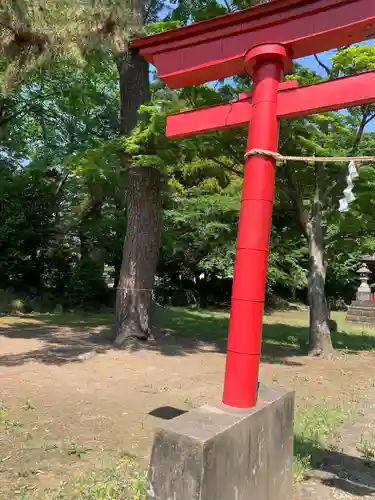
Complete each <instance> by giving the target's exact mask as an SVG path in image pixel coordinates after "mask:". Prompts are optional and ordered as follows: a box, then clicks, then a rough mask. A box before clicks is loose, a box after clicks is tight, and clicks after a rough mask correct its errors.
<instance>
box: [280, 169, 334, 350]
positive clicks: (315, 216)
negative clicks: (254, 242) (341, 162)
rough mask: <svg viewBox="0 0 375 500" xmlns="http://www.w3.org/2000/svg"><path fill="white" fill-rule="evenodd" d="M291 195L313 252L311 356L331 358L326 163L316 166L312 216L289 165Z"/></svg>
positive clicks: (309, 281)
mask: <svg viewBox="0 0 375 500" xmlns="http://www.w3.org/2000/svg"><path fill="white" fill-rule="evenodd" d="M285 168H286V174H287V178H288V184H289V194H290V197H291V199H292V202H293V205H294V208H295V210H296V214H297V222H298V225H299V227H300V229H301V231H302V233H303V234H304V236H305V238H306V240H307V243H308V249H309V278H308V302H309V310H310V312H309V314H310V322H309V324H310V331H309V354H310V355H312V356H322V357H330V356H331V355H332V353H333V346H332V341H331V332H330V325H329V319H330V318H329V309H328V305H327V300H326V292H325V284H326V274H327V263H326V261H325V252H324V247H325V234H324V227H323V220H322V190H323V189H324V188H323V185H324V178H323V177H324V164H322V163H320V162H316V163H315V186H314V198H313V201H312V206H311V209H310V213H308V211H307V210H306V209H305V207H304V205H303V201H302V196H301V191H300V187H299V184H298V181H297V178H296V175H295V172H294V170H293V166H291V165H286V167H285Z"/></svg>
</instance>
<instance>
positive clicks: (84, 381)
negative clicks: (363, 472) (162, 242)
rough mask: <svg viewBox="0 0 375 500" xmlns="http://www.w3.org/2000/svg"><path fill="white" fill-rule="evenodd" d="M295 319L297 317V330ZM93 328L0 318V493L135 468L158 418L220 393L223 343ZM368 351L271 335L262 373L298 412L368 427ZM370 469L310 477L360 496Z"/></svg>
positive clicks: (371, 359) (374, 415)
mask: <svg viewBox="0 0 375 500" xmlns="http://www.w3.org/2000/svg"><path fill="white" fill-rule="evenodd" d="M288 321H290V317H289V319H288V318H287V317H286V316H282V315H281V316H277V317H273V318H271V319H270V320H269V323H270V325H271V326H272V325H280V324H281V323H282V324H288ZM303 321H305V319H304V318H303V319H301V318H300V317H299V316H298V318H297V327H298V328H302V326H301V325H302V324H303ZM214 324H215V323H213V325H214ZM101 330H102V328H101V327H100V326H98V325H96V326H95V327H94V326H90V325H87V324H86V323H82V322H79V321H77V324H74V325H72V326H62V325H61V322H60V323H59V322H58V321H56V322H54V319H53V318H52V319H50V320H48V321H46V320H45V319H44V318H41V319H35V318H34V319H33V318H28V317H24V318H2V319H1V321H0V399H1V404H2V405H3V409H2V410H1V409H0V410H1V411H0V415H1V417H0V418H1V420H0V499H3V500H8V499H12V500H15V499H16V498H21V496H20V495H21V493H20V492H22V494H24V492H25V491H26V492H27V494H28V495H30V497H29V496H24V497H22V498H32V495H34V494H35V497H36V498H47V497H44V496H43V495H44V493H43V492H44V491H46V490H49V489H55V488H59V487H60V486H61V484H63V483H65V482H67V481H68V482H74V481H75V479H76V478H78V477H80V476H81V475H83V474H86V473H88V472H90V471H93V470H97V469H102V468H103V467H106V466H109V465H113V464H114V463H116V462H120V461H126V460H127V458H130V459H132V458H135V459H136V462H137V467H138V468H140V469H142V468H143V467H145V466H146V464H147V461H148V456H149V449H150V445H151V443H152V437H153V430H154V428H155V426H156V425H157V424H158V423H159V422H160V419H163V418H171V417H173V416H174V415H176V414H178V413H179V411H183V410H188V409H189V408H192V407H194V406H196V405H200V404H203V403H210V402H211V403H212V402H215V401H217V400H219V398H220V397H221V391H222V381H223V373H224V365H225V356H224V352H225V344H223V343H222V342H219V341H217V342H216V341H215V342H213V341H209V342H201V341H199V340H197V339H193V338H185V339H182V338H181V337H180V336H178V335H174V334H173V329H166V330H165V331H166V332H167V335H162V336H160V337H158V339H157V340H155V341H153V342H151V343H150V344H148V345H143V346H139V345H135V346H134V348H133V349H130V350H128V351H117V350H114V349H112V348H111V346H110V345H109V344H106V343H105V342H103V338H102V337H101V336H98V332H99V331H101ZM291 331H292V327H291ZM370 347H371V346H369V348H368V349H366V350H362V351H354V350H353V351H348V352H346V353H344V355H342V356H341V357H340V358H339V359H337V360H335V361H325V360H317V359H311V358H308V357H306V356H303V355H301V353H300V352H298V351H297V350H296V349H294V348H290V346H289V345H288V343H287V342H286V345H285V346H284V345H283V343H282V342H281V341H278V342H276V341H275V342H273V341H272V339H271V341H270V342H269V345H267V348H266V355H265V356H264V359H263V363H262V366H261V379H262V381H263V382H265V383H278V384H281V385H284V386H288V387H292V388H294V389H295V390H296V395H297V404H298V406H299V409H298V411H302V410H303V409H304V408H305V407H308V406H314V405H322V404H324V405H329V406H330V407H332V406H335V405H336V406H340V405H344V406H345V408H348V411H350V415H351V416H350V418H351V419H352V421H357V420H359V419H365V417H366V418H367V424H366V426H367V427H371V425H373V424H374V421H375V412H374V406H371V405H374V403H375V393H374V397H373V399H372V400H371V405H370V401H369V400H368V401H369V404H368V405H367V407H366V404H364V405H363V401H366V397H367V398H369V397H370V396H369V395H370V391H371V390H372V391H373V392H374V389H373V386H374V383H375V355H374V353H373V350H372V348H371V349H370ZM371 394H372V393H371ZM370 399H371V398H370ZM361 402H362V409H360V410H357V408H361ZM367 410H368V411H367ZM361 425H362V424H361ZM363 425H364V424H363ZM367 427H366V429H367ZM374 429H375V428H374ZM348 432H349V431H348ZM362 434H364V432H362V429H361V430H360V429H358V432H357V434H356V435H353V437H352V443H351V444H350V446H349V445H345V446H346V448H344V450H343V452H341V450H340V453H343V454H344V455H345V456H347V454H348V453H351V454H352V455H350V456H353V460H354V458H356V459H358V460H359V461H363V460H364V458H363V455H364V454H365V449H363V450H362V452H358V450H357V447H358V443H359V442H360V440H361V437H362ZM340 440H341V435H340V436H338V437H337V441H340ZM348 446H349V447H350V449H349V448H348ZM368 446H369V447H370V446H371V444H369V445H368ZM353 450H356V451H355V453H354V452H353ZM367 451H368V452H369V450H367ZM331 452H332V453H333V451H332V450H331ZM353 453H354V454H353ZM357 455H358V456H357ZM353 460H352V462H353ZM362 465H363V464H362V462H361V466H362ZM345 467H346V465H345ZM368 470H370V468H368ZM374 471H375V469H373V470H372V477H371V478H368V477H366V478H364V477H362V476H361V477H360V478H359V481H362V482H364V483H366V484H365V489H363V490H360V491H359V490H358V489H357V491H355V488H354V487H351V486H350V483H349V482H345V481H342V480H341V477H340V476H339V475H337V474H334V476H335V478H336V479H335V480H334V481H331V484H329V482H330V481H329V478H328V479H327V477H326V476H324V477H323V476H322V477H320V478H319V477H313V478H312V479H311V482H314V484H319V485H321V484H324V488H325V491H326V492H328V493H329V494H331V493H332V494H343V495H345V494H351V495H352V496H350V497H346V496H342V497H340V496H336V497H332V498H358V499H359V498H361V499H363V498H367V497H366V496H365V495H363V494H362V493H365V492H366V494H367V495H370V496H369V498H373V496H371V495H373V490H372V489H371V488H374V474H375V472H374ZM349 475H350V474H349ZM337 478H339V479H337ZM331 479H332V477H331ZM359 481H357V482H359ZM344 483H345V484H344ZM311 484H312V483H311ZM351 488H352V490H351V491H347V490H350V489H351ZM366 488H367V489H366ZM298 491H303V490H301V489H300V490H298ZM298 491H297V493H298ZM17 495H18V496H17ZM304 495H308V488H307V489H305V491H304ZM306 498H308V497H306ZM312 498H313V497H312ZM314 498H318V497H317V496H316V497H314ZM322 498H323V497H322ZM327 498H330V497H327Z"/></svg>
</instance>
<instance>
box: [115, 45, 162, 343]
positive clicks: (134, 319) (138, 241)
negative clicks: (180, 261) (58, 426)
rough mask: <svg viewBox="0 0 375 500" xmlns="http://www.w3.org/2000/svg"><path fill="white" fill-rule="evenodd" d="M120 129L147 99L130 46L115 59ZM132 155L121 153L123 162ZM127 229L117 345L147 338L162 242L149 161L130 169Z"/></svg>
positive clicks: (143, 65)
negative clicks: (118, 78)
mask: <svg viewBox="0 0 375 500" xmlns="http://www.w3.org/2000/svg"><path fill="white" fill-rule="evenodd" d="M119 73H120V96H121V131H122V133H123V134H124V135H129V134H131V133H132V131H133V129H134V127H135V126H136V124H137V121H138V110H139V107H140V106H141V105H142V104H143V103H145V102H147V101H149V100H150V88H149V67H148V64H147V62H146V61H145V60H144V59H143V58H142V57H141V56H140V55H139V54H138V52H137V51H134V50H132V49H130V51H129V52H128V53H127V54H126V55H125V56H124V58H123V60H122V61H121V62H120V64H119ZM128 162H129V163H130V164H131V159H129V158H124V164H127V163H128ZM126 192H127V231H126V236H125V242H124V249H123V260H122V265H121V271H120V278H119V283H118V286H117V293H116V323H115V331H114V334H115V340H114V345H115V346H116V347H122V346H123V345H124V344H126V341H127V340H128V339H129V338H138V339H147V338H148V336H149V332H150V310H151V303H152V287H153V282H154V275H155V272H156V266H157V261H158V254H159V245H160V212H161V174H160V172H159V171H158V170H155V169H152V168H149V167H147V168H146V167H134V168H130V169H129V178H128V185H127V188H126Z"/></svg>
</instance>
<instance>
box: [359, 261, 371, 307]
mask: <svg viewBox="0 0 375 500" xmlns="http://www.w3.org/2000/svg"><path fill="white" fill-rule="evenodd" d="M357 273H358V274H359V279H360V280H361V284H360V285H359V287H358V290H357V294H356V300H357V301H358V302H368V301H371V299H372V294H371V288H370V286H369V284H368V282H369V279H370V276H371V271H370V269H369V268H368V267H367V266H366V264H363V265H362V266H361V267H360V268H359V269H358V271H357Z"/></svg>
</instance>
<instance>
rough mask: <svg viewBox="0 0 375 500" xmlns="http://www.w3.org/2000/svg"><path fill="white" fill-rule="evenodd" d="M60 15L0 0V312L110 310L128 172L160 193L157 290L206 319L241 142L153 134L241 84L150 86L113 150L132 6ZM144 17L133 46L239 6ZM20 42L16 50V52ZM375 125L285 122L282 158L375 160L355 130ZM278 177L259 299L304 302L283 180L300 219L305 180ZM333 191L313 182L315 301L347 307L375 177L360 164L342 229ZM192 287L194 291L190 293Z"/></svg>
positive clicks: (297, 168) (371, 244) (334, 69)
mask: <svg viewBox="0 0 375 500" xmlns="http://www.w3.org/2000/svg"><path fill="white" fill-rule="evenodd" d="M1 2H2V3H1ZM63 4H64V5H63ZM63 4H62V3H61V1H60V0H43V1H41V0H38V2H36V3H35V2H34V4H33V5H31V4H30V2H28V3H27V2H26V3H25V2H24V1H23V0H17V2H10V1H8V0H3V1H2V0H0V6H1V9H2V16H1V18H0V27H2V28H3V29H2V31H1V33H0V57H1V59H0V81H1V82H2V84H3V87H4V88H5V87H6V86H8V88H9V89H11V90H12V91H11V92H9V93H8V94H7V95H4V94H3V97H2V98H1V100H0V200H1V202H0V203H1V211H0V288H1V289H3V290H5V292H4V294H6V295H8V296H9V300H8V299H7V300H4V301H3V302H4V304H5V303H6V304H5V305H4V307H3V309H4V308H5V309H6V310H8V309H9V308H12V307H13V306H14V307H15V308H16V309H21V310H22V309H25V310H29V309H30V308H31V309H35V308H36V309H41V310H45V309H55V307H56V306H58V308H59V307H63V308H65V309H75V308H83V309H88V308H92V307H95V308H97V307H99V306H102V305H103V306H106V305H107V304H108V305H109V304H111V302H112V293H111V291H110V290H108V287H107V286H106V285H105V283H104V279H103V271H104V269H105V268H106V267H108V266H110V267H111V268H112V269H114V273H115V285H116V279H117V277H118V274H119V269H120V265H121V260H122V244H123V239H124V235H125V231H126V223H127V220H126V210H125V201H124V200H125V192H126V189H127V179H128V172H129V169H131V168H133V167H138V166H148V167H152V168H156V169H158V170H160V171H162V173H163V176H164V178H165V183H164V187H165V188H164V192H163V208H164V231H163V237H162V248H161V253H160V263H159V268H158V273H159V277H160V279H161V282H162V283H163V286H172V283H173V286H177V288H181V287H184V286H185V285H184V284H183V283H182V279H185V280H187V281H189V282H190V285H189V286H191V287H192V288H193V289H194V290H193V295H194V297H195V296H196V295H198V296H199V299H203V300H200V302H201V304H205V303H206V304H207V302H206V299H207V300H208V301H210V300H211V299H210V298H209V297H208V295H209V293H208V291H209V290H208V289H209V288H210V287H211V289H214V288H215V287H216V285H217V284H218V283H219V282H220V283H221V284H222V285H220V286H222V288H221V291H219V292H217V294H216V291H215V294H216V295H215V294H211V298H212V296H214V297H213V299H212V300H213V301H219V302H222V301H224V302H225V301H227V300H228V298H229V294H230V285H231V277H232V273H233V261H234V254H235V244H236V233H237V222H238V214H239V207H240V193H241V188H242V178H243V151H244V148H245V143H246V131H245V130H242V129H235V130H228V131H225V132H220V133H213V134H210V135H206V136H200V137H193V138H189V139H185V140H180V141H168V140H167V139H166V137H165V121H166V116H167V114H169V113H173V112H179V111H181V110H185V109H190V108H194V107H201V106H208V105H214V104H217V103H220V102H223V101H229V100H233V99H235V98H236V96H237V95H238V94H239V92H241V91H243V90H245V89H248V88H249V87H250V85H251V82H250V80H249V78H248V77H246V76H243V75H240V76H238V77H235V78H234V79H233V80H230V81H226V82H217V84H215V85H214V86H213V85H202V86H197V87H193V88H192V87H189V88H185V89H182V90H179V91H172V90H169V89H167V88H166V87H165V86H164V84H163V83H161V82H160V81H159V80H158V79H157V78H156V79H155V80H154V81H153V83H152V99H151V102H150V103H147V104H146V105H144V106H142V108H141V109H140V114H139V117H140V119H139V123H138V125H137V127H136V128H135V130H134V131H133V133H132V135H131V136H130V137H123V136H121V134H120V126H119V121H120V117H119V107H120V106H119V103H120V95H119V94H120V93H119V84H118V81H119V78H118V58H119V57H121V56H122V55H123V54H124V51H125V49H126V44H127V40H128V38H129V37H130V36H132V34H134V33H135V32H136V31H137V30H138V25H139V24H140V20H139V19H135V18H133V14H132V12H131V7H132V6H131V5H130V4H129V5H127V4H126V3H125V4H124V3H123V2H121V3H119V2H118V1H117V0H114V1H110V2H102V1H101V0H95V1H94V2H91V3H80V2H75V1H74V0H70V1H68V2H63ZM145 6H146V9H145V10H146V17H145V19H146V22H147V24H146V26H145V28H144V31H145V32H146V33H149V34H151V33H158V32H162V31H165V30H168V29H171V28H174V27H176V26H183V25H186V24H188V23H190V22H192V21H197V20H203V19H207V18H211V17H215V16H217V15H221V14H222V13H225V12H228V11H234V10H237V9H238V8H245V7H249V6H251V2H250V1H248V0H245V1H244V2H220V3H219V2H216V1H212V0H204V1H201V0H199V1H198V0H189V1H186V0H184V1H180V0H178V1H177V0H176V1H175V2H172V4H171V5H168V6H165V5H163V4H162V3H161V2H160V1H158V0H150V1H149V2H147V4H146V5H145ZM128 7H129V8H128ZM133 7H134V6H133ZM161 9H162V10H161ZM158 13H159V14H158ZM21 31H22V32H23V33H24V34H25V39H24V42H23V44H21V45H20V43H19V36H18V35H19V34H20V32H21ZM374 54H375V52H374V47H373V46H353V47H349V48H344V49H340V50H338V51H337V52H336V53H335V54H334V55H333V57H332V64H330V65H325V70H326V73H327V78H335V77H337V76H341V75H348V74H352V73H354V72H358V71H366V70H368V69H373V68H374V64H375V62H374V61H375V55H374ZM47 62H48V64H47ZM290 78H296V79H297V80H298V81H299V82H300V84H302V85H308V84H312V83H316V82H318V81H321V80H322V77H321V76H320V75H318V74H316V73H314V72H313V71H311V70H310V69H307V68H303V67H301V66H300V65H296V67H295V73H294V75H291V76H290ZM374 117H375V110H374V108H373V107H372V106H363V107H360V108H358V109H356V110H351V111H350V112H349V113H330V114H321V115H317V116H314V117H309V118H306V119H301V120H294V121H289V122H283V123H282V127H281V131H280V144H281V148H282V151H283V152H285V153H290V154H301V155H312V154H317V155H333V154H349V153H350V154H351V153H353V152H354V153H355V152H357V151H358V152H361V153H363V154H373V151H374V147H375V142H374V135H373V134H370V133H364V130H365V128H366V126H367V125H368V123H370V121H371V120H372V119H373V118H374ZM288 167H290V170H289V171H288V168H286V167H285V166H284V167H283V166H280V168H278V171H277V189H276V196H275V207H274V218H273V227H272V233H271V251H270V255H269V270H268V283H267V293H268V295H271V294H272V293H275V294H276V293H278V294H279V293H280V294H282V295H285V296H286V297H287V298H296V297H303V294H304V292H305V290H306V286H307V270H308V245H307V242H306V238H305V234H304V231H303V230H301V224H300V222H301V220H300V217H299V215H300V214H298V213H297V210H296V203H295V202H296V200H297V198H296V194H297V193H296V190H295V189H291V187H292V186H291V180H290V172H292V174H293V176H294V179H295V180H296V186H298V200H297V201H300V202H301V203H300V208H301V207H302V212H303V214H304V215H306V216H307V217H308V218H309V217H310V216H311V210H312V205H313V192H314V189H315V187H316V171H315V170H314V167H313V166H312V165H303V164H300V163H298V164H293V165H288ZM345 176H346V165H334V164H333V165H329V166H328V167H326V168H325V170H324V175H323V184H324V196H323V199H322V224H323V229H324V239H325V241H324V243H325V251H326V257H327V261H328V268H327V269H328V282H327V291H328V293H329V295H330V297H331V298H332V300H333V299H335V300H336V299H337V300H339V299H345V300H347V301H348V300H350V299H351V297H352V296H353V292H354V289H355V285H356V279H357V278H356V274H355V270H356V267H357V266H358V263H359V260H360V255H361V254H362V253H367V252H368V253H371V252H374V251H375V239H374V238H373V237H372V234H374V224H373V217H372V214H373V213H374V208H375V207H374V203H375V202H374V201H373V196H372V193H373V190H374V188H375V185H374V183H375V173H374V168H373V166H371V165H370V166H367V167H363V168H361V175H360V179H359V180H358V182H356V185H355V193H356V196H357V200H356V202H355V203H354V204H352V205H351V210H350V211H349V212H348V213H346V214H340V213H338V212H337V206H338V200H339V198H340V197H341V194H342V191H343V189H344V187H345ZM343 241H345V245H343V244H342V242H343ZM201 275H204V278H203V279H201V280H199V276H201ZM181 277H182V278H181ZM197 278H198V281H199V286H198V284H197V283H195V284H193V285H192V283H193V282H194V280H196V281H197ZM176 283H177V284H176ZM214 283H215V286H214ZM166 284H167V285H166ZM197 288H199V291H197ZM218 288H220V287H218ZM215 290H216V288H215ZM299 294H300V295H299ZM14 299H16V300H20V301H21V302H19V303H18V304H16V303H15V302H14ZM12 301H13V302H12ZM0 302H1V297H0ZM11 303H13V306H12V305H11Z"/></svg>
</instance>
